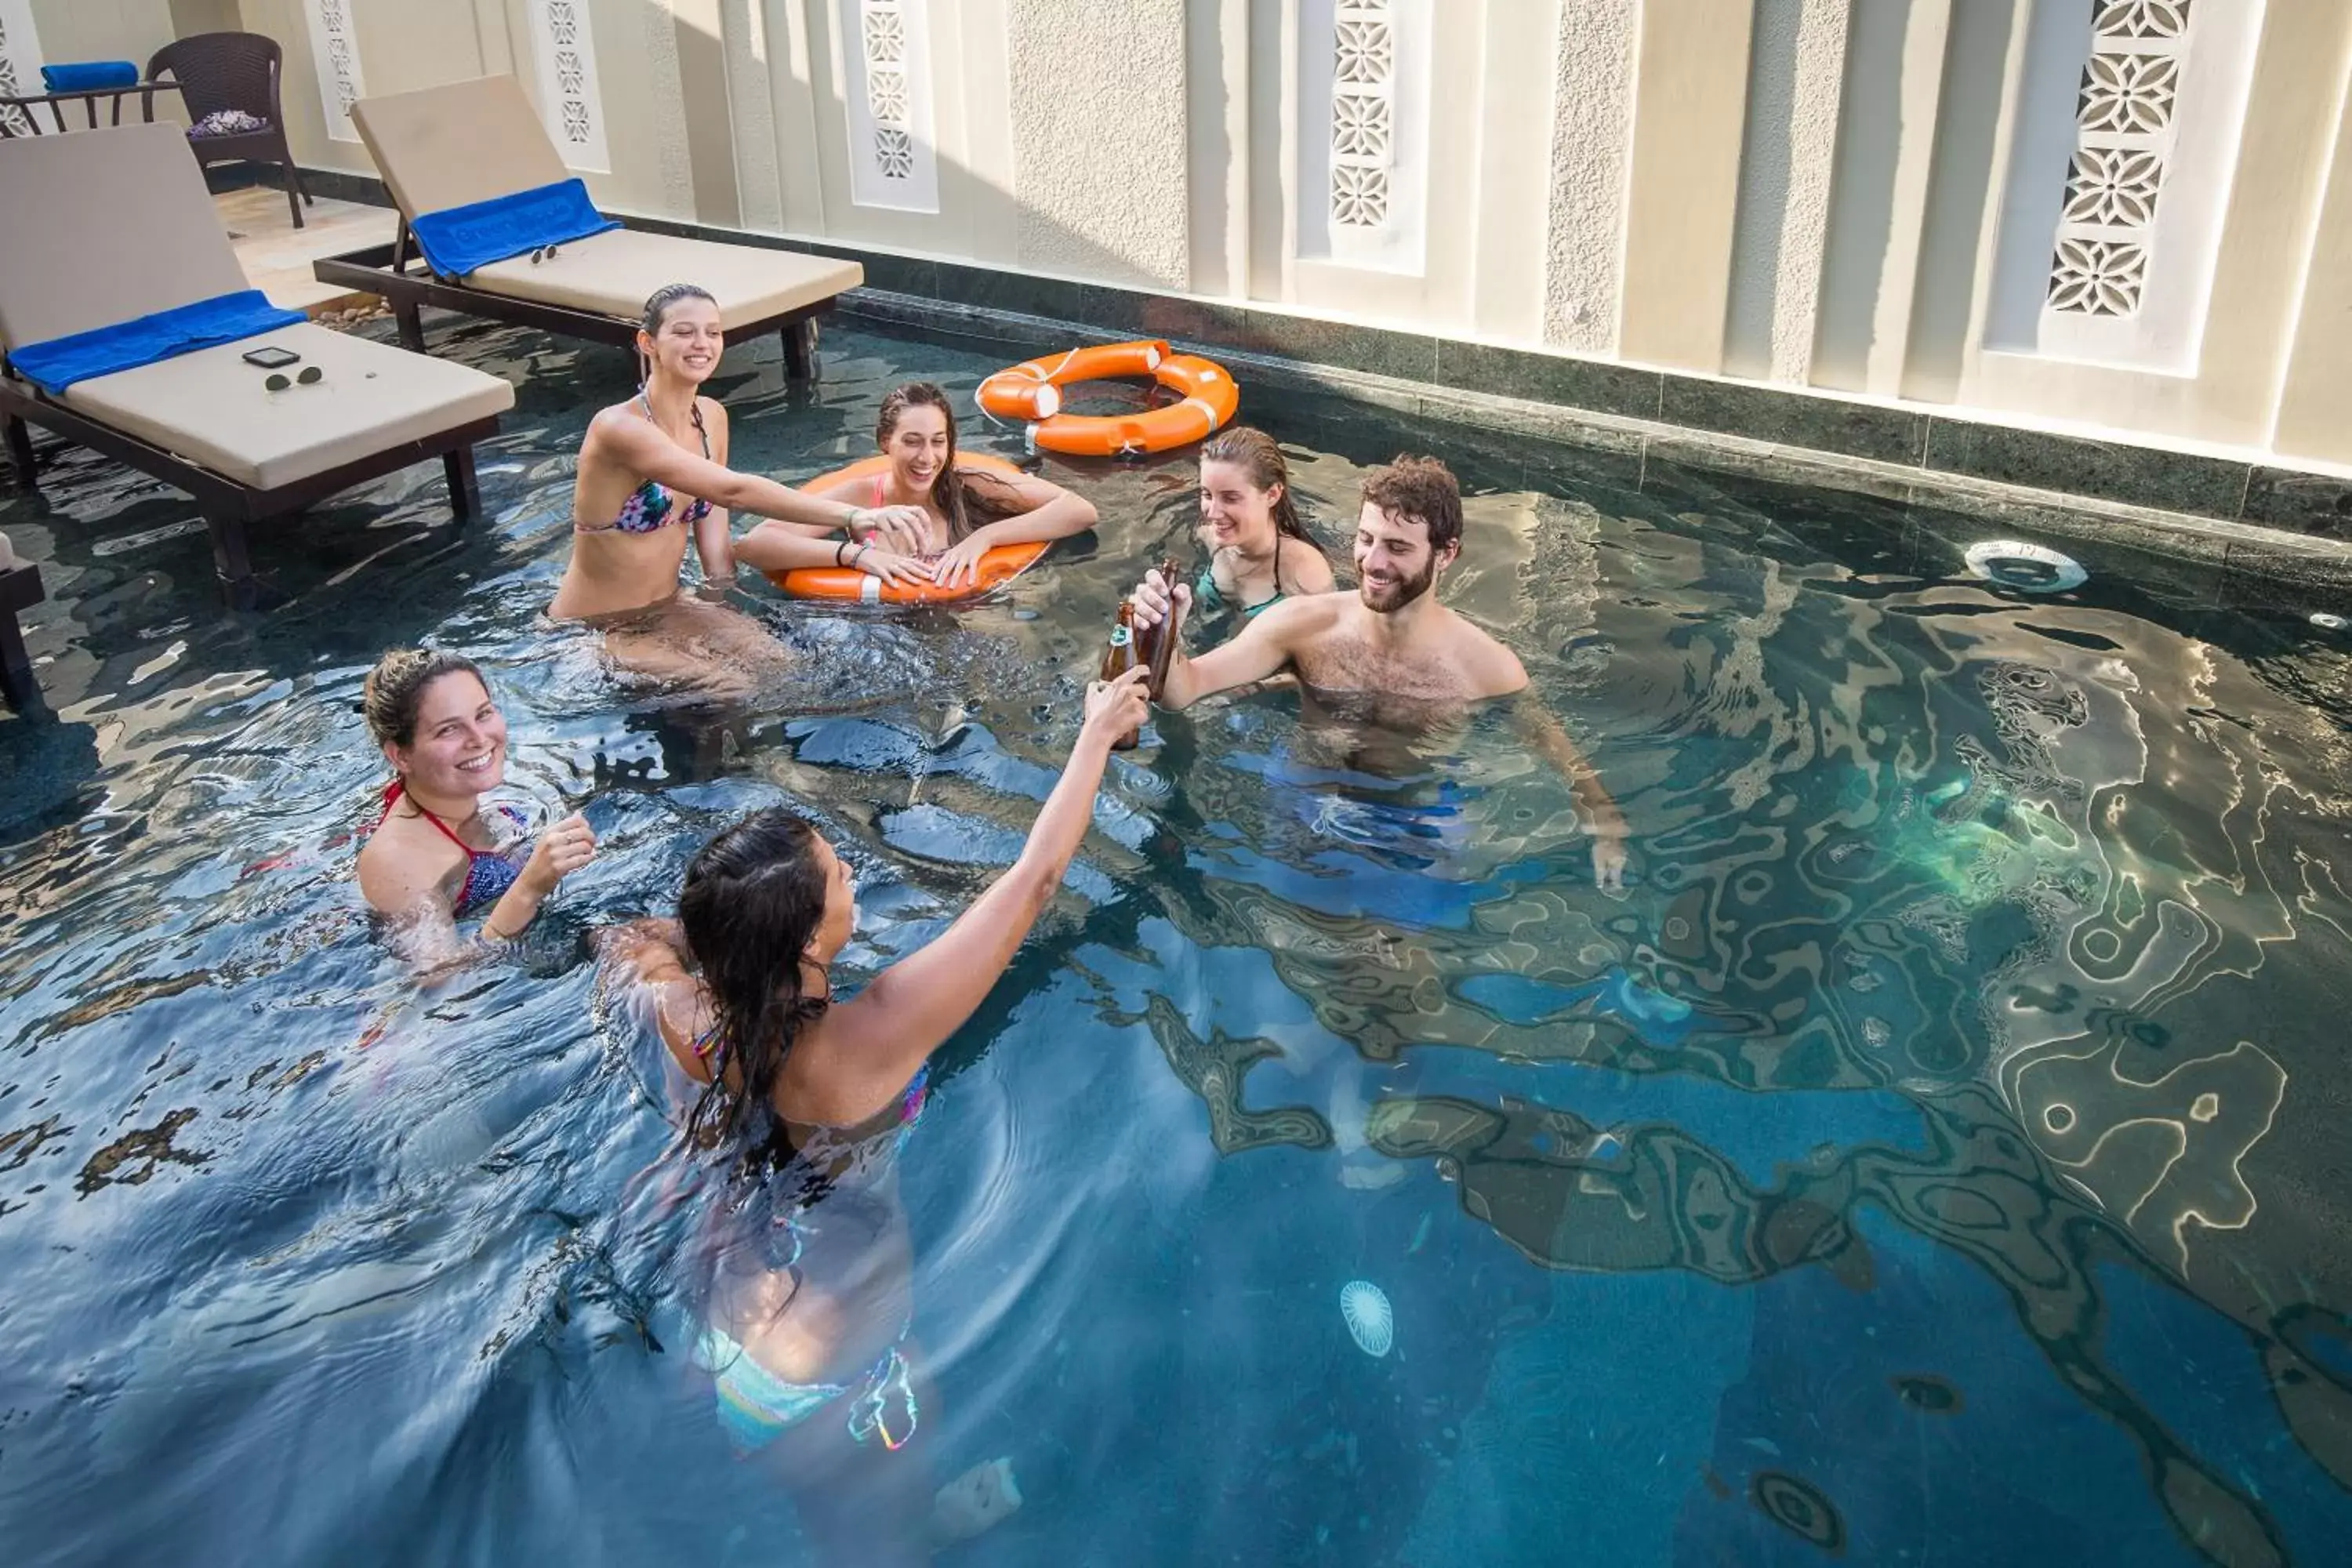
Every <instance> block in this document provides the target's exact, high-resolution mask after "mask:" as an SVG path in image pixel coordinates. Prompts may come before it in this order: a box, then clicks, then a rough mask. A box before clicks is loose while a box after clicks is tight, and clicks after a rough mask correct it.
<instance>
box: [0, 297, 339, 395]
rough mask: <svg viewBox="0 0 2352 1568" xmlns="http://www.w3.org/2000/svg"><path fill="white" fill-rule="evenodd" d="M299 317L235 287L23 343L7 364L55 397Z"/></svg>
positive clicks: (285, 324)
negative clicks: (106, 323) (73, 387)
mask: <svg viewBox="0 0 2352 1568" xmlns="http://www.w3.org/2000/svg"><path fill="white" fill-rule="evenodd" d="M303 320H304V317H303V315H302V312H301V311H299V310H280V309H279V308H278V307H277V306H276V305H273V304H271V303H270V302H269V300H268V296H267V295H265V294H263V293H262V291H261V290H260V289H238V290H237V291H236V293H234V294H220V295H215V297H214V298H212V299H210V300H197V301H196V302H195V303H194V304H193V305H180V306H175V307H174V308H173V309H172V310H158V311H156V312H155V313H154V314H153V315H152V316H135V317H133V318H131V320H130V321H117V322H115V323H114V324H113V325H112V326H110V327H92V328H91V329H90V330H89V331H86V332H76V333H74V334H73V335H72V336H70V337H64V338H51V339H49V340H48V342H40V343H26V344H25V345H24V346H23V347H21V348H13V349H10V350H9V351H8V363H9V365H10V366H11V367H12V368H13V369H14V370H15V371H16V374H19V375H21V376H23V377H24V378H25V379H26V380H27V381H29V382H31V383H32V384H34V385H36V386H37V387H39V388H40V389H41V390H42V391H43V392H46V393H47V394H49V395H51V396H52V397H54V396H56V395H58V393H61V392H63V391H64V390H65V389H66V388H67V387H68V386H71V385H72V384H74V383H75V382H77V381H88V380H89V379H90V378H91V377H93V376H100V375H112V374H114V373H115V372H116V371H119V370H136V369H138V368H139V367H140V366H141V365H142V364H153V363H156V362H157V361H158V360H167V359H175V358H177V357H178V356H180V355H181V354H185V353H195V352H196V350H198V349H208V348H211V347H212V346H213V345H214V344H215V343H233V342H236V341H237V340H238V339H239V338H250V337H254V336H257V335H258V334H260V333H262V332H274V331H277V330H278V328H280V327H290V326H294V325H297V324H298V323H299V322H300V321H303Z"/></svg>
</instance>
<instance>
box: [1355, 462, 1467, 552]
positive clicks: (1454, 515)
mask: <svg viewBox="0 0 2352 1568" xmlns="http://www.w3.org/2000/svg"><path fill="white" fill-rule="evenodd" d="M1364 500H1367V501H1369V502H1370V503H1371V504H1372V505H1374V506H1376V507H1378V508H1380V509H1381V510H1382V511H1384V512H1386V513H1388V514H1389V516H1391V517H1392V518H1399V519H1410V520H1411V521H1415V522H1418V523H1421V524H1423V526H1424V527H1426V528H1427V529H1428V530H1429V548H1430V549H1431V550H1432V551H1433V552H1435V551H1443V550H1444V548H1445V547H1446V546H1447V545H1449V544H1457V543H1459V542H1461V539H1462V487H1461V486H1460V485H1459V484H1457V483H1455V482H1454V470H1453V469H1451V468H1447V467H1446V466H1445V465H1444V463H1441V462H1439V461H1438V460H1437V459H1436V458H1412V457H1401V458H1398V459H1397V460H1396V461H1395V462H1393V463H1391V464H1390V465H1389V466H1388V467H1387V468H1374V469H1373V470H1372V471H1371V474H1370V476H1369V477H1368V478H1367V479H1365V480H1364Z"/></svg>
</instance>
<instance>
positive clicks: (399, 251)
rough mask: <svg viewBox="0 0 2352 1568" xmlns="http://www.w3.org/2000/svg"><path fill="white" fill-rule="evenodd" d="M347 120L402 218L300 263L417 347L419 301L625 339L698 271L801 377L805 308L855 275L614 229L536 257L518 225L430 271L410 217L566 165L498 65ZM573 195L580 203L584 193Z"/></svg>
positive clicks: (480, 202) (543, 183) (512, 196)
mask: <svg viewBox="0 0 2352 1568" xmlns="http://www.w3.org/2000/svg"><path fill="white" fill-rule="evenodd" d="M352 122H353V123H354V124H356V125H357V126H358V127H359V132H360V139H361V140H362V142H365V143H366V144H367V149H368V152H369V153H370V154H371V155H372V156H373V157H374V159H375V165H376V168H377V170H378V171H379V172H380V173H381V174H383V184H384V189H385V190H386V191H387V192H389V193H390V194H391V195H392V199H393V202H394V205H396V206H398V207H399V208H400V216H401V222H400V227H399V229H398V231H397V233H396V234H395V235H394V238H393V242H392V243H391V244H390V245H380V246H373V247H369V248H367V249H365V250H355V251H352V252H351V253H349V254H348V255H344V256H336V257H329V258H325V259H323V260H320V261H319V262H317V263H315V264H314V266H313V268H312V270H314V271H315V272H316V273H317V274H318V275H319V277H320V279H321V280H322V281H325V282H329V283H336V284H341V285H342V286H343V287H345V288H349V289H363V290H365V291H366V292H368V293H371V294H380V295H382V296H383V298H384V299H385V300H388V301H390V302H391V305H392V309H393V313H394V316H395V317H396V318H398V320H399V322H400V331H401V341H402V342H405V343H406V344H408V346H409V347H411V348H414V349H418V350H422V349H423V348H424V347H425V329H424V323H423V321H422V320H421V318H420V316H419V314H418V311H419V310H420V308H421V307H423V306H425V305H433V306H437V307H439V308H441V309H443V310H457V311H462V312H464V313H465V314H467V315H471V316H487V317H489V318H492V319H494V320H497V321H513V322H517V323H519V324H520V325H523V326H530V327H538V328H541V330H543V331H551V332H556V333H561V334H562V335H564V336H567V337H575V338H586V339H589V340H591V341H593V342H607V343H617V344H621V345H623V346H626V345H628V344H630V343H632V342H635V334H636V328H637V321H638V318H639V316H640V315H641V313H642V312H643V311H644V310H645V303H646V297H647V296H648V295H650V294H652V293H653V292H654V290H655V289H659V288H661V287H663V286H664V285H665V284H669V283H697V284H699V285H701V286H702V287H703V288H705V289H709V291H710V293H711V295H712V297H713V298H714V299H716V300H718V302H719V322H720V324H721V325H722V326H723V327H724V328H725V329H726V331H728V333H729V334H730V336H735V337H750V336H756V335H757V334H759V333H761V332H767V331H776V332H780V333H781V334H782V338H783V342H784V363H785V368H786V370H787V371H788V372H789V374H792V375H793V376H795V377H805V376H809V375H812V374H814V372H815V368H816V358H815V352H814V351H815V342H816V328H815V318H816V317H817V316H819V315H820V314H822V313H824V311H826V310H831V309H832V308H833V302H834V300H835V298H836V297H837V296H839V295H840V294H841V293H842V292H843V291H844V290H845V289H855V288H856V287H857V286H858V285H859V284H860V283H862V282H864V281H865V279H866V273H865V269H864V268H861V267H859V266H858V265H857V263H856V262H854V261H839V260H835V259H834V258H830V257H823V256H811V255H808V254H806V253H804V252H801V251H793V250H776V249H771V248H768V247H763V246H754V245H720V244H716V243H714V242H712V241H709V240H701V239H684V238H680V237H676V236H672V235H663V234H653V233H648V232H646V231H645V230H641V229H630V228H622V227H614V228H610V229H607V230H606V231H605V232H603V233H598V234H591V235H588V236H587V237H584V238H579V239H566V240H562V242H561V243H559V244H558V245H557V247H556V252H555V254H554V255H553V256H551V257H542V258H541V259H538V260H533V259H532V258H531V257H530V255H529V254H527V252H528V251H530V250H533V249H537V248H538V247H537V246H536V245H533V244H530V242H529V240H530V237H529V236H528V235H523V234H522V230H521V229H520V228H518V229H517V231H516V232H517V233H518V234H519V235H522V237H519V238H517V239H516V240H515V241H513V242H512V243H513V248H511V249H509V250H508V251H507V253H506V259H501V260H494V261H489V262H487V263H484V264H481V265H472V266H470V267H469V269H467V270H465V271H463V272H458V273H454V274H453V273H445V272H439V271H436V269H435V268H434V267H433V266H432V265H430V263H429V262H428V260H427V258H425V256H424V255H423V254H422V253H421V252H420V249H419V246H418V243H417V229H418V225H419V223H420V220H422V222H423V223H424V225H425V226H426V227H427V228H428V229H429V228H430V227H431V226H432V225H433V222H434V219H435V216H436V215H446V214H449V213H451V212H453V211H456V210H457V209H461V208H473V209H478V210H486V211H495V210H497V209H498V207H499V205H502V204H511V203H514V202H516V201H517V200H519V199H520V198H524V197H527V196H530V195H541V194H544V193H549V192H551V190H552V189H553V188H554V187H558V186H562V185H564V184H567V183H572V172H571V171H570V170H569V169H567V168H565V167H564V166H563V160H562V157H560V156H559V155H558V154H557V153H556V150H555V143H554V142H551V141H549V140H548V136H547V131H546V129H545V127H543V126H541V124H540V121H539V117H538V116H537V115H536V114H535V113H533V112H532V110H531V107H530V100H528V99H526V98H525V97H524V96H523V91H522V88H521V86H520V84H519V83H517V82H516V80H515V79H514V78H512V77H510V76H494V77H484V78H481V79H478V80H475V81H461V82H454V83H451V84H450V85H448V86H446V87H434V88H425V89H421V90H419V91H416V92H403V93H394V94H393V95H391V96H389V97H385V98H371V99H363V100H361V101H360V103H359V104H358V106H357V107H356V108H354V109H353V110H352ZM578 195H579V200H580V202H581V204H582V205H583V207H584V205H585V201H586V196H585V193H584V191H582V192H580V193H578ZM589 216H591V217H594V216H598V215H595V214H594V213H593V209H592V210H590V213H589ZM444 259H445V260H446V258H444ZM467 259H468V261H470V258H467Z"/></svg>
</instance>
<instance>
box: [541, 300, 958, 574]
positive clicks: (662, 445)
mask: <svg viewBox="0 0 2352 1568" xmlns="http://www.w3.org/2000/svg"><path fill="white" fill-rule="evenodd" d="M723 346H724V334H723V333H722V332H721V331H720V330H719V307H718V305H717V304H716V303H715V302H713V300H711V298H710V295H709V293H708V292H707V291H705V290H704V289H698V288H696V287H695V286H694V285H693V284H690V283H673V284H671V285H670V286H669V287H667V288H666V289H661V290H659V291H658V292H656V294H655V295H654V297H653V298H652V299H650V300H646V314H645V319H644V321H643V322H642V324H641V325H640V326H639V328H638V331H637V352H638V353H639V355H640V356H641V357H642V358H643V360H644V363H645V364H646V380H645V384H644V385H642V386H640V387H639V388H638V389H637V394H636V395H635V396H634V397H632V398H630V399H629V400H628V401H627V402H625V403H619V404H615V405H613V406H612V407H610V408H606V409H604V410H603V411H602V412H600V413H599V414H597V416H595V417H594V418H593V419H592V420H590V421H589V424H588V437H587V439H586V440H585V441H584V442H583V443H582V445H581V447H580V468H579V473H578V476H577V478H576V479H575V480H574V481H573V486H572V560H571V562H570V563H569V564H568V565H567V566H566V567H565V568H564V573H563V581H562V584H560V585H559V586H558V587H557V588H556V591H555V600H554V603H553V604H551V605H550V606H549V608H548V613H549V614H551V615H552V616H555V617H556V618H557V619H559V620H582V619H587V618H589V617H592V616H610V615H617V614H621V613H624V612H626V611H632V610H645V609H650V608H652V607H654V606H656V605H662V604H666V603H667V602H668V601H669V600H671V599H674V598H676V597H677V591H678V574H679V571H680V569H681V568H682V567H683V566H684V565H685V563H686V546H687V542H688V539H691V540H692V541H693V542H694V544H695V549H696V552H697V553H698V554H699V555H700V556H701V559H702V574H703V578H704V580H705V581H706V582H709V583H712V584H725V583H728V582H730V581H732V580H733V577H734V574H735V556H734V549H733V545H732V542H731V541H730V537H729V531H728V516H729V513H730V512H732V511H740V512H749V513H751V514H753V515H755V516H759V517H770V518H777V519H780V520H782V521H784V522H786V523H793V524H799V525H802V526H803V527H805V528H806V529H808V530H809V531H810V532H809V533H807V534H802V533H799V532H797V531H795V532H793V534H791V535H790V536H789V537H788V538H787V539H785V540H782V541H781V542H779V543H778V544H777V545H776V546H775V547H774V549H775V551H776V552H781V553H780V555H779V559H780V560H781V561H782V564H783V566H784V567H785V568H786V569H790V568H795V567H802V566H833V565H848V564H855V565H856V566H857V567H858V568H859V569H860V570H862V571H864V572H866V574H869V575H872V576H877V577H880V578H882V579H884V580H885V581H886V582H896V581H898V580H900V579H903V578H909V577H924V578H928V577H929V568H928V567H926V566H924V565H923V564H922V563H920V562H919V561H916V560H914V559H913V557H912V556H911V555H908V554H902V553H900V550H901V549H912V548H916V547H919V544H920V542H921V541H922V540H923V538H924V537H925V536H926V533H927V531H928V529H929V520H928V519H926V518H925V517H924V515H923V513H922V510H921V509H920V508H919V507H903V506H894V507H879V508H876V507H857V506H845V505H844V504H842V503H841V502H839V501H830V500H818V499H817V498H816V497H814V496H812V495H807V494H804V493H803V492H802V491H799V490H794V489H786V488H785V487H784V486H782V485H780V484H778V483H777V482H776V481H775V480H773V479H762V478H761V477H759V476H758V475H756V474H744V473H738V472H737V471H735V470H734V469H732V468H729V467H727V453H728V426H727V411H726V409H724V408H722V407H721V406H719V402H718V400H717V399H715V398H709V397H704V396H702V395H700V388H701V385H702V384H703V383H704V382H705V381H707V380H709V377H710V375H711V374H712V373H713V372H714V371H716V370H717V369H718V368H719V352H720V350H721V349H722V347H723ZM681 503H683V504H681ZM853 525H855V526H856V528H858V529H859V530H860V531H874V532H877V533H878V535H879V537H880V540H881V543H880V544H879V545H878V546H863V547H857V549H858V553H857V556H856V560H855V561H854V562H853V561H851V560H848V559H847V558H846V557H847V555H848V552H849V551H850V549H851V548H852V547H851V546H849V545H847V544H846V543H845V542H843V541H840V540H838V539H835V540H824V539H821V538H818V537H816V535H817V534H820V533H824V532H835V531H840V530H843V529H845V528H849V527H851V526H853Z"/></svg>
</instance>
